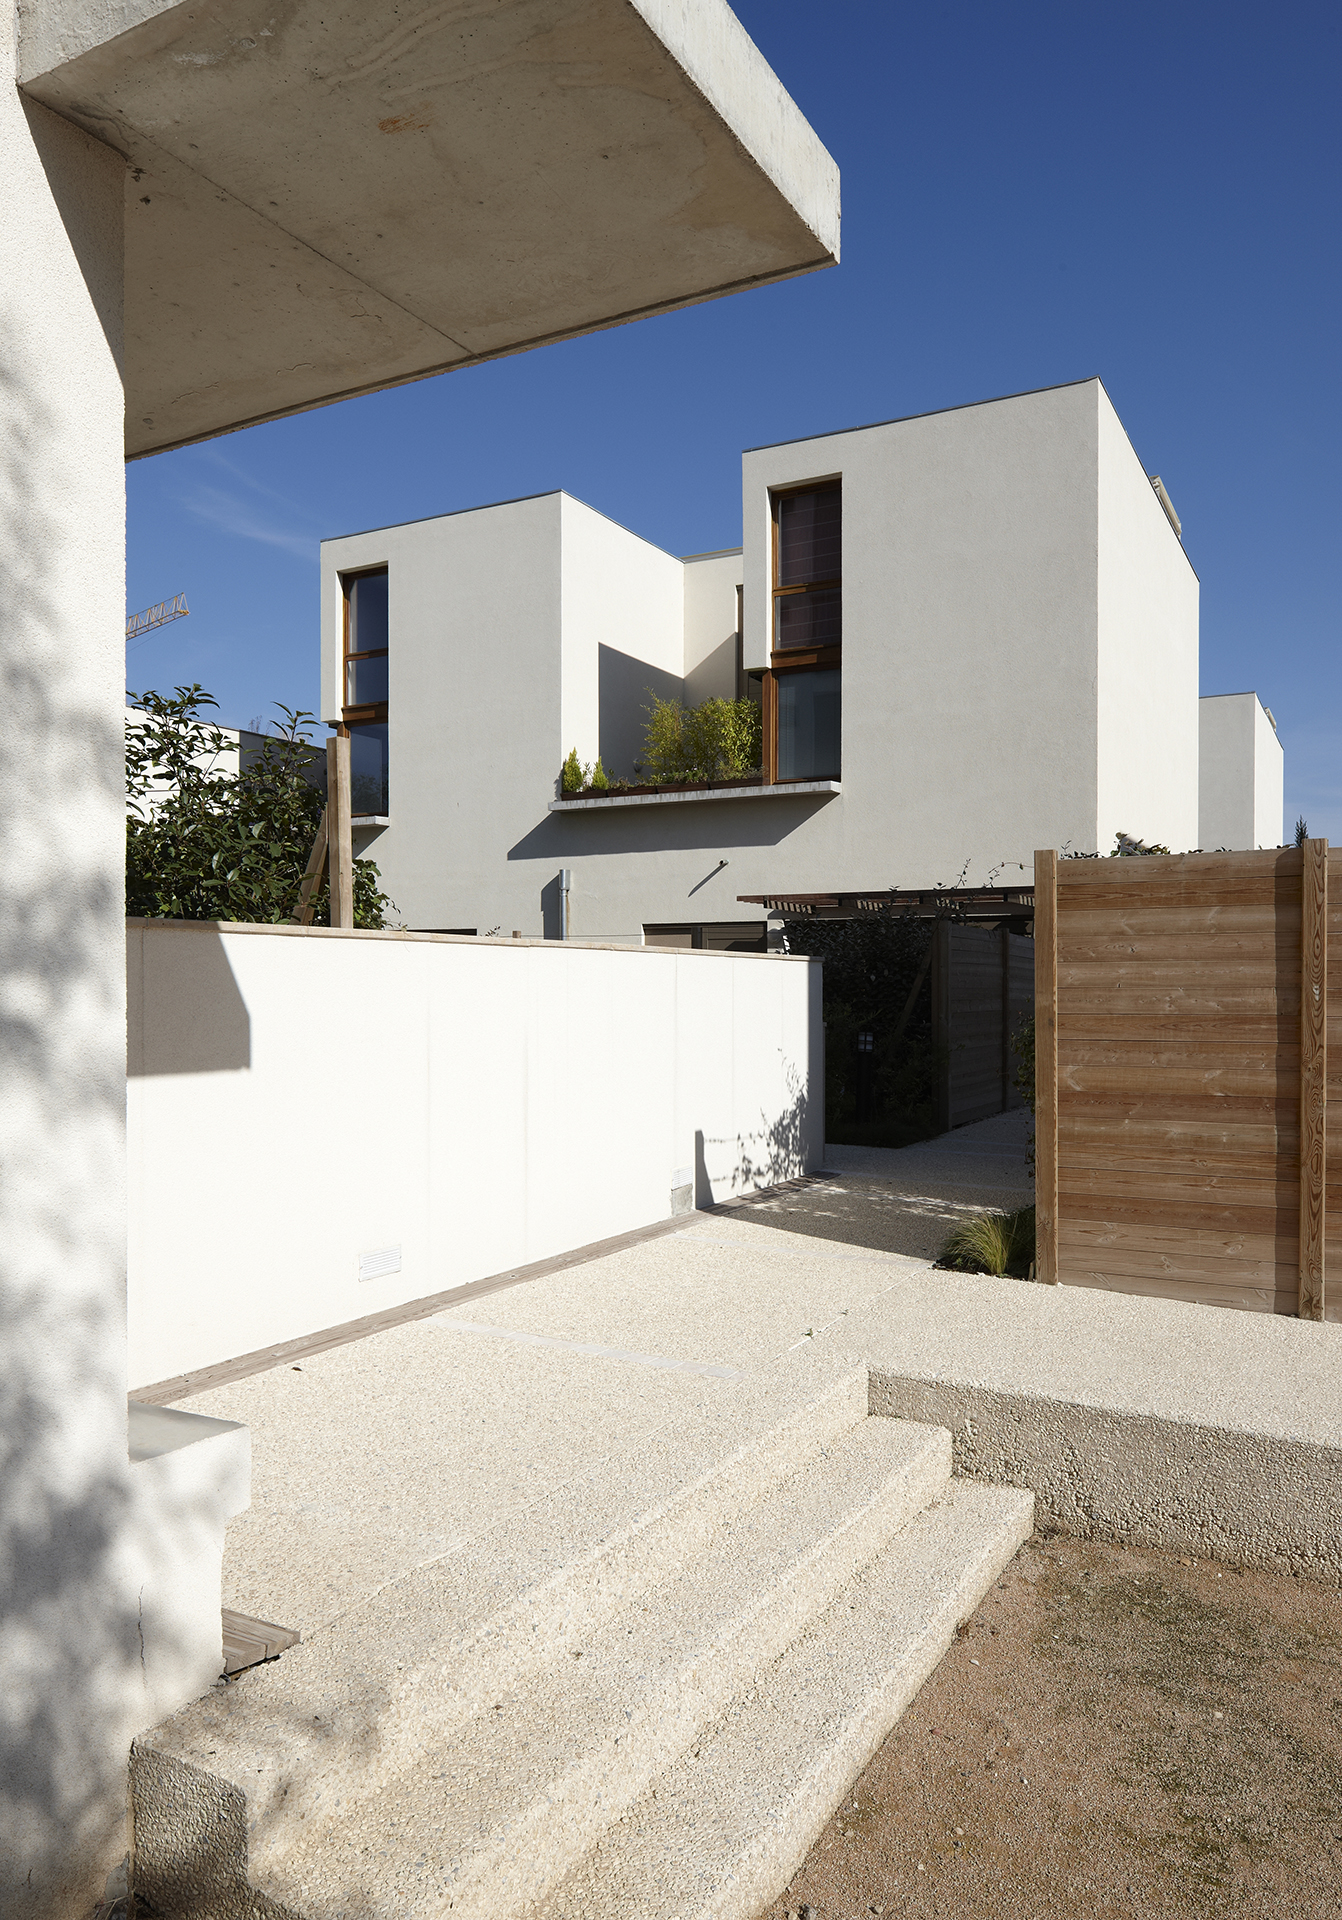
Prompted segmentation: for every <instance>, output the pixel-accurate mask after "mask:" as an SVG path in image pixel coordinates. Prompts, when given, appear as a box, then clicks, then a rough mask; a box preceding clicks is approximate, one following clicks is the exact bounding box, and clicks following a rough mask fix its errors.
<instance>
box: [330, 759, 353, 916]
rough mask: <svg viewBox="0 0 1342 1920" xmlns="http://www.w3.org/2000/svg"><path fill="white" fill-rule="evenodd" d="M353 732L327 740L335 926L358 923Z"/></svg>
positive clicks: (332, 912) (332, 901)
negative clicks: (351, 780)
mask: <svg viewBox="0 0 1342 1920" xmlns="http://www.w3.org/2000/svg"><path fill="white" fill-rule="evenodd" d="M350 819H351V815H350V783H349V735H348V734H347V733H340V734H337V735H336V736H335V738H334V739H333V740H328V741H327V743H326V828H327V835H328V838H329V841H330V872H331V925H332V926H333V927H352V926H353V925H354V839H353V831H352V828H351V825H350Z"/></svg>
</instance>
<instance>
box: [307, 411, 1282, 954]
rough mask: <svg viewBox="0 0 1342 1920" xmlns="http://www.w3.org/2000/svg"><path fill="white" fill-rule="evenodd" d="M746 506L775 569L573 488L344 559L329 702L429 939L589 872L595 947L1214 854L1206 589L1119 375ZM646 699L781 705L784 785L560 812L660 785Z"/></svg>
mask: <svg viewBox="0 0 1342 1920" xmlns="http://www.w3.org/2000/svg"><path fill="white" fill-rule="evenodd" d="M742 486H743V509H744V530H745V546H744V550H743V551H731V552H724V553H713V554H706V555H699V556H695V557H693V558H690V559H687V560H679V559H676V558H674V557H673V556H671V555H670V554H667V553H664V552H662V551H661V549H660V548H657V547H655V546H653V545H652V544H651V543H650V542H648V541H646V540H642V539H640V538H638V537H637V536H636V535H634V534H632V533H629V532H627V531H626V530H625V529H624V528H622V527H619V526H617V525H615V524H614V523H613V522H612V521H610V520H608V519H606V518H605V516H604V515H602V514H599V513H596V512H594V511H593V509H592V508H590V507H586V506H584V505H582V504H581V502H579V501H577V500H574V499H572V498H571V497H570V496H569V495H567V494H564V493H552V494H544V495H539V496H537V497H535V498H532V499H525V500H515V501H508V502H504V503H502V504H500V505H496V506H490V507H481V508H478V509H475V510H473V511H470V512H464V513H456V514H449V515H445V516H442V517H440V518H436V519H432V520H423V521H417V522H412V523H410V524H408V525H404V526H399V527H387V528H381V529H378V530H376V531H372V532H368V533H360V534H353V535H350V536H348V537H346V538H343V539H337V540H328V541H326V542H325V543H324V544H323V548H322V634H323V659H322V712H323V714H324V716H325V717H326V718H327V719H328V720H329V721H331V722H333V723H338V722H340V721H342V720H344V721H346V722H348V723H351V725H352V737H353V742H354V756H355V761H356V766H357V765H358V763H359V762H360V759H361V758H363V759H364V761H365V763H366V778H365V780H364V782H363V783H362V784H363V785H364V786H365V787H366V793H365V798H364V801H363V818H364V820H365V822H366V824H365V825H364V826H363V827H361V828H360V830H359V835H358V838H359V846H360V850H361V851H363V852H367V853H368V854H370V855H371V857H372V858H373V859H375V860H376V861H377V863H378V865H379V867H380V869H381V872H382V876H383V882H384V885H385V886H386V888H387V891H388V892H389V893H390V894H391V896H392V898H393V899H394V900H395V902H396V903H397V907H398V910H399V912H400V914H401V915H402V916H403V918H404V919H405V921H406V922H407V924H409V925H411V926H415V927H425V928H435V929H443V930H454V931H470V930H472V929H475V930H478V931H480V932H485V931H487V930H489V929H490V928H500V929H501V930H502V931H503V932H505V933H508V932H512V931H518V932H522V933H527V934H533V933H538V932H544V933H548V934H551V935H558V934H559V932H560V929H561V884H562V882H561V875H565V874H566V875H567V876H568V910H569V919H568V927H569V933H570V935H571V937H576V938H584V937H588V938H603V939H611V938H614V939H628V940H638V939H641V938H643V937H645V930H646V929H648V928H657V929H659V930H660V931H659V932H658V933H657V934H656V935H654V936H653V937H656V938H666V937H672V936H671V935H670V934H669V933H668V931H667V930H671V929H681V930H682V931H683V930H684V929H687V928H690V927H700V928H704V927H707V928H708V929H709V932H708V934H707V936H706V937H707V940H708V943H709V944H715V943H716V944H727V943H729V942H730V941H731V940H732V939H733V938H742V939H745V940H746V941H748V942H749V941H751V940H757V939H759V938H761V937H762V921H761V915H760V909H759V908H754V909H751V908H749V907H742V906H741V905H740V904H739V897H740V896H742V895H779V894H788V893H790V894H802V893H810V892H823V891H828V890H840V891H851V890H854V889H859V888H870V889H875V888H881V887H889V886H900V887H929V886H934V885H936V884H938V883H949V882H951V881H953V880H955V879H956V878H957V877H958V876H961V875H963V878H964V880H965V882H966V883H967V884H970V885H988V884H992V883H993V882H994V881H995V880H996V879H998V878H1002V879H1005V880H1007V881H1009V880H1011V879H1013V878H1016V877H1018V875H1019V873H1020V870H1021V869H1022V868H1024V869H1025V870H1026V872H1027V873H1028V872H1032V871H1033V868H1032V856H1033V852H1034V849H1035V848H1036V847H1041V846H1055V847H1061V848H1071V849H1074V850H1076V851H1080V852H1097V851H1098V852H1108V851H1110V850H1111V849H1112V848H1113V845H1114V841H1115V836H1116V834H1118V833H1119V832H1120V831H1121V832H1124V833H1128V834H1131V835H1133V836H1134V837H1136V838H1139V839H1143V840H1146V841H1147V842H1153V843H1163V844H1165V845H1167V846H1170V847H1173V848H1176V849H1183V848H1191V847H1195V846H1197V845H1199V843H1200V840H1201V829H1200V826H1199V787H1198V764H1199V743H1198V732H1199V720H1198V712H1199V703H1198V581H1197V576H1196V574H1195V573H1194V572H1193V569H1192V566H1191V565H1190V563H1189V560H1188V557H1187V555H1186V554H1185V552H1184V550H1183V546H1182V544H1181V540H1180V536H1179V532H1178V527H1177V521H1176V520H1175V518H1174V515H1173V509H1172V508H1171V507H1170V506H1169V504H1168V497H1167V496H1165V495H1164V493H1163V489H1161V490H1160V492H1158V491H1157V489H1156V486H1155V484H1154V483H1153V481H1152V480H1151V479H1150V478H1149V477H1148V475H1147V473H1146V471H1145V469H1144V468H1143V466H1142V463H1141V462H1140V460H1139V459H1138V458H1137V455H1136V453H1135V452H1134V450H1133V448H1132V445H1131V442H1130V441H1129V440H1128V437H1127V435H1126V433H1125V432H1124V430H1123V426H1122V423H1121V422H1120V421H1119V419H1118V416H1117V414H1116V413H1115V412H1114V409H1113V406H1112V405H1111V403H1110V400H1109V397H1108V395H1107V394H1106V393H1105V390H1104V388H1103V386H1102V385H1101V383H1100V381H1099V380H1085V381H1080V382H1077V383H1075V384H1073V385H1069V386H1062V387H1053V388H1048V389H1045V390H1043V391H1042V392H1036V393H1026V394H1018V395H1013V396H1011V397H1010V398H1007V399H1002V400H994V401H988V402H985V403H983V404H980V405H976V406H967V407H959V408H955V409H952V410H950V411H947V412H942V413H935V414H928V415H923V416H919V417H916V418H913V419H907V420H896V421H891V422H888V423H886V424H883V425H878V426H872V427H862V428H856V429H852V430H850V431H847V432H842V433H835V434H829V435H824V436H820V437H817V438H814V439H808V440H799V441H792V442H788V443H786V444H784V445H781V446H774V447H765V448H759V449H756V450H754V451H751V452H748V453H747V454H746V455H745V456H744V459H743V462H742ZM780 569H781V574H780ZM364 599H366V601H367V609H366V611H367V619H366V620H365V619H364V615H363V614H362V613H361V611H360V608H361V605H362V602H363V600H364ZM361 621H362V623H363V624H362V625H361ZM373 642H375V643H376V645H375V646H374V645H373V644H372V643H373ZM347 654H352V655H354V656H355V657H354V658H353V659H352V660H349V659H347V657H346V656H347ZM342 676H348V679H347V681H346V683H345V684H344V685H343V686H342ZM648 689H651V690H653V691H655V692H657V693H659V694H662V695H678V696H683V697H684V699H685V700H686V701H687V702H695V701H698V700H702V699H704V698H706V697H707V696H709V695H711V694H719V695H722V696H723V697H726V698H733V697H736V696H737V695H738V693H747V692H754V693H756V694H757V695H758V696H759V697H761V698H762V700H763V703H764V707H765V715H766V727H765V732H766V743H767V744H766V755H767V757H768V760H769V761H772V764H771V765H769V766H768V771H769V772H770V774H772V776H773V778H772V779H771V780H770V781H769V783H768V784H762V785H759V786H756V787H754V788H753V789H739V788H738V789H736V790H733V791H732V792H730V793H724V792H722V791H717V792H702V791H701V792H686V793H677V794H674V795H665V794H664V795H660V796H656V797H653V796H640V797H637V798H633V797H630V796H622V797H619V798H613V799H607V800H583V801H577V802H574V801H563V800H561V799H560V798H559V789H558V775H559V769H560V764H561V762H562V760H563V758H564V756H565V754H566V753H567V752H568V751H569V750H570V748H576V750H577V752H578V755H579V757H580V758H581V759H582V760H583V761H585V762H590V761H594V760H595V759H596V757H597V755H598V753H599V754H600V755H601V757H602V760H603V762H604V765H605V767H606V769H607V771H608V772H609V773H611V774H613V775H622V776H625V777H631V776H632V775H633V771H634V766H635V763H636V760H637V758H638V752H639V747H640V745H641V742H642V737H643V736H642V727H643V720H644V713H643V709H644V707H645V706H646V704H647V700H648V691H647V690H648ZM1247 777H1248V776H1247V773H1246V774H1245V778H1246V779H1247ZM357 807H358V802H357V800H356V810H357ZM752 913H753V923H752Z"/></svg>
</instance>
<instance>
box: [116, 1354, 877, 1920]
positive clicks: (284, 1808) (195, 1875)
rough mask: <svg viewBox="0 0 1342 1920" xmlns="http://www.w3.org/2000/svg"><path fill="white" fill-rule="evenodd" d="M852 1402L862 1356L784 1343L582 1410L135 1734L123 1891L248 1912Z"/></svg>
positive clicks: (819, 1446)
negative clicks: (540, 1484) (526, 1458)
mask: <svg viewBox="0 0 1342 1920" xmlns="http://www.w3.org/2000/svg"><path fill="white" fill-rule="evenodd" d="M867 1401H868V1374H867V1368H866V1365H865V1363H863V1362H859V1361H858V1360H857V1359H856V1358H850V1359H847V1360H844V1359H843V1358H842V1357H841V1356H833V1357H826V1358H825V1359H824V1360H823V1362H822V1361H820V1360H818V1359H817V1360H815V1361H813V1360H811V1359H810V1358H806V1359H802V1358H800V1357H799V1358H798V1360H797V1362H796V1364H789V1365H788V1366H786V1367H784V1368H781V1369H778V1370H776V1371H772V1372H771V1373H769V1374H768V1375H759V1376H754V1377H752V1378H750V1379H747V1380H745V1381H741V1382H733V1383H732V1384H731V1386H730V1387H722V1386H720V1385H719V1384H718V1383H717V1382H706V1383H705V1386H704V1390H703V1392H702V1394H697V1395H696V1396H695V1398H694V1399H693V1400H692V1401H690V1402H689V1403H688V1404H687V1406H686V1409H685V1411H684V1412H683V1413H677V1415H676V1416H675V1418H674V1419H672V1420H671V1421H670V1422H669V1423H668V1424H667V1425H666V1426H664V1427H662V1428H660V1429H657V1430H654V1432H653V1433H652V1434H643V1435H640V1436H637V1437H633V1436H631V1437H630V1438H629V1439H628V1440H627V1441H626V1440H624V1439H623V1438H622V1437H617V1436H615V1435H612V1434H609V1433H608V1432H606V1431H604V1430H603V1429H602V1428H601V1425H600V1421H599V1418H598V1419H597V1420H596V1421H595V1422H594V1432H593V1446H592V1456H591V1463H590V1466H588V1467H586V1468H585V1469H584V1471H583V1473H582V1474H581V1475H579V1476H578V1477H576V1478H575V1479H574V1480H572V1481H569V1482H566V1483H563V1484H561V1485H559V1486H558V1487H555V1488H553V1489H551V1490H549V1491H547V1492H546V1493H544V1494H543V1495H542V1496H541V1497H540V1498H539V1499H537V1500H536V1501H534V1502H531V1503H527V1504H523V1505H520V1506H514V1507H512V1508H510V1509H508V1510H505V1511H503V1512H501V1513H497V1514H489V1513H484V1514H482V1516H481V1524H480V1526H479V1528H478V1529H476V1530H475V1531H474V1532H472V1533H471V1534H470V1535H468V1536H466V1537H464V1538H462V1539H460V1540H459V1541H458V1542H457V1543H456V1544H455V1546H454V1548H453V1549H452V1551H450V1552H448V1553H445V1554H442V1555H440V1556H438V1557H436V1558H435V1559H434V1560H432V1561H431V1562H428V1563H426V1564H425V1565H423V1566H421V1567H419V1568H416V1569H415V1570H414V1571H413V1572H411V1573H409V1574H407V1575H406V1576H404V1577H403V1578H401V1579H399V1580H397V1581H394V1582H392V1583H390V1584H389V1585H388V1586H387V1587H385V1588H383V1589H381V1590H379V1591H378V1592H377V1593H375V1594H373V1595H371V1596H370V1597H369V1598H368V1599H367V1600H366V1601H363V1602H361V1603H360V1604H359V1605H358V1606H356V1607H353V1608H350V1609H348V1610H347V1611H346V1612H345V1613H344V1614H343V1615H341V1616H340V1617H339V1618H338V1619H336V1620H335V1621H333V1622H331V1623H329V1624H327V1625H325V1626H323V1627H321V1628H320V1629H312V1630H310V1631H309V1630H305V1632H304V1635H303V1640H302V1643H301V1644H300V1645H299V1646H296V1647H294V1648H292V1649H291V1650H290V1651H288V1652H286V1653H285V1654H284V1656H283V1658H282V1659H280V1660H278V1661H276V1662H274V1663H272V1664H270V1665H267V1666H263V1667H258V1668H255V1669H253V1670H252V1671H251V1672H249V1673H247V1674H245V1675H243V1676H242V1677H241V1678H240V1679H238V1680H237V1681H235V1682H234V1683H233V1684H231V1685H229V1686H228V1687H227V1688H222V1687H217V1688H216V1689H214V1690H213V1691H212V1692H211V1693H209V1694H207V1695H206V1696H204V1697H203V1698H202V1699H200V1700H198V1701H195V1702H194V1703H193V1704H192V1705H191V1706H189V1707H187V1708H184V1709H183V1710H182V1711H181V1712H180V1713H178V1714H176V1715H174V1717H173V1718H172V1719H171V1720H168V1721H165V1722H164V1723H163V1724H162V1725H161V1726H159V1727H156V1728H155V1729H154V1730H153V1731H152V1732H151V1733H149V1734H147V1735H145V1736H143V1737H142V1738H141V1739H140V1740H139V1741H137V1742H136V1746H135V1751H134V1754H133V1756H132V1807H133V1813H134V1819H135V1834H136V1852H137V1872H138V1874H139V1878H140V1885H141V1889H142V1891H143V1892H144V1893H145V1895H146V1896H147V1897H148V1898H149V1899H150V1900H154V1901H155V1903H156V1904H157V1905H158V1906H159V1907H160V1909H161V1910H162V1911H164V1912H166V1913H172V1914H174V1915H176V1914H179V1913H180V1914H182V1915H188V1914H196V1913H199V1914H200V1915H202V1916H204V1915H205V1914H206V1913H208V1914H209V1915H210V1916H211V1920H228V1916H230V1915H232V1914H234V1913H236V1914H238V1915H242V1914H244V1913H245V1914H247V1915H249V1916H250V1915H253V1914H256V1913H259V1912H261V1911H262V1910H263V1908H262V1906H259V1905H258V1904H257V1901H258V1900H259V1899H260V1898H261V1896H260V1894H259V1893H257V1892H255V1891H253V1890H251V1889H255V1888H256V1887H257V1886H259V1885H264V1884H266V1883H268V1881H269V1879H270V1878H271V1876H272V1868H273V1870H274V1871H275V1872H279V1871H280V1869H279V1867H278V1866H277V1865H276V1864H275V1863H278V1862H282V1860H283V1859H284V1858H285V1856H286V1855H287V1854H288V1853H289V1852H290V1851H291V1850H292V1848H293V1847H294V1846H295V1845H301V1843H302V1839H303V1836H304V1830H305V1828H306V1827H307V1823H308V1822H309V1821H313V1822H316V1823H318V1824H320V1823H321V1822H322V1821H323V1820H325V1819H326V1817H327V1816H328V1815H329V1814H331V1813H332V1812H333V1811H335V1810H337V1809H341V1810H344V1809H349V1808H353V1807H356V1806H363V1805H365V1804H367V1803H368V1801H369V1799H370V1797H371V1796H374V1795H375V1794H376V1793H377V1792H378V1791H379V1790H380V1786H381V1783H382V1782H383V1781H385V1780H387V1779H390V1778H395V1777H397V1776H399V1775H400V1774H402V1773H405V1772H412V1771H414V1770H415V1769H416V1768H417V1767H418V1766H419V1765H420V1763H421V1762H422V1760H423V1757H424V1751H425V1748H424V1738H425V1730H426V1727H431V1728H432V1729H433V1735H432V1737H433V1739H435V1740H437V1741H440V1742H447V1741H449V1740H450V1738H451V1736H452V1732H453V1729H454V1727H457V1726H460V1725H462V1724H465V1723H467V1722H469V1721H471V1720H472V1719H475V1718H478V1717H479V1716H481V1715H485V1714H488V1713H491V1712H492V1711H493V1709H494V1705H495V1703H496V1702H497V1701H499V1700H500V1699H502V1698H504V1697H505V1696H506V1695H507V1694H508V1693H510V1692H511V1691H512V1690H514V1689H516V1688H518V1687H519V1686H521V1685H523V1684H524V1683H525V1682H526V1680H527V1677H528V1676H529V1675H531V1674H535V1673H537V1672H539V1671H542V1670H544V1669H545V1668H546V1666H547V1665H549V1664H553V1662H554V1661H555V1660H556V1659H557V1658H559V1657H561V1656H563V1655H564V1654H565V1650H566V1649H567V1647H569V1646H570V1645H581V1644H582V1641H583V1639H584V1638H586V1637H588V1636H590V1635H591V1634H592V1633H594V1632H595V1631H596V1630H597V1629H598V1628H599V1627H600V1626H601V1624H602V1623H603V1622H604V1621H605V1620H607V1619H608V1618H609V1617H610V1616H611V1615H612V1614H613V1613H614V1612H616V1611H617V1610H618V1609H619V1608H620V1607H622V1606H625V1605H627V1604H630V1603H631V1602H632V1600H633V1598H634V1597H635V1596H637V1595H639V1594H641V1593H642V1592H643V1591H644V1590H645V1589H647V1588H648V1587H650V1586H654V1585H656V1584H657V1583H658V1582H659V1581H662V1580H665V1579H667V1578H669V1577H671V1576H672V1575H673V1574H674V1573H675V1572H676V1571H677V1570H678V1569H680V1568H681V1567H683V1566H684V1565H685V1564H686V1563H687V1562H688V1561H691V1560H693V1559H694V1558H695V1557H696V1556H697V1555H699V1554H701V1553H703V1552H705V1551H706V1550H707V1549H708V1548H709V1546H710V1544H711V1543H712V1542H713V1541H714V1539H715V1538H716V1537H717V1536H718V1534H719V1533H720V1532H721V1530H722V1529H723V1528H724V1527H727V1526H729V1525H730V1524H731V1522H732V1521H733V1520H734V1519H735V1518H737V1517H738V1516H739V1515H741V1514H742V1513H744V1512H746V1511H748V1510H749V1509H750V1508H751V1507H752V1506H753V1505H754V1504H755V1503H756V1502H757V1501H759V1500H760V1499H763V1498H767V1497H769V1495H770V1494H771V1493H772V1492H773V1491H774V1490H775V1489H776V1488H778V1487H779V1486H781V1485H782V1484H784V1483H785V1482H786V1481H787V1480H789V1479H790V1478H792V1477H794V1476H795V1475H796V1474H797V1473H798V1472H799V1471H801V1470H803V1469H804V1468H805V1467H806V1465H807V1464H808V1463H809V1462H810V1461H812V1460H814V1459H816V1458H818V1457H821V1456H823V1455H824V1453H825V1452H826V1450H827V1449H829V1448H831V1447H832V1446H833V1445H834V1444H835V1442H836V1441H838V1440H839V1439H841V1438H842V1436H843V1435H844V1434H846V1433H849V1432H851V1431H852V1430H853V1429H854V1428H855V1427H857V1426H858V1425H859V1424H861V1425H863V1426H865V1424H866V1420H867V1411H868V1408H867ZM597 1412H598V1414H599V1409H598V1410H597ZM325 1877H326V1876H325V1873H324V1871H323V1872H322V1873H320V1874H319V1875H318V1882H319V1883H322V1884H324V1883H325ZM195 1887H208V1888H209V1889H210V1895H209V1899H208V1901H205V1900H204V1897H203V1896H202V1899H201V1900H197V1899H196V1896H195V1895H194V1893H193V1892H192V1889H193V1888H195ZM155 1889H157V1890H158V1895H157V1896H156V1893H155ZM202 1902H203V1903H202ZM388 1911H391V1909H388Z"/></svg>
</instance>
